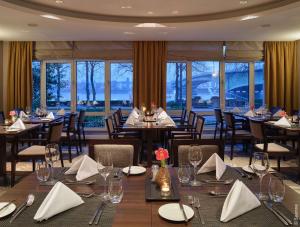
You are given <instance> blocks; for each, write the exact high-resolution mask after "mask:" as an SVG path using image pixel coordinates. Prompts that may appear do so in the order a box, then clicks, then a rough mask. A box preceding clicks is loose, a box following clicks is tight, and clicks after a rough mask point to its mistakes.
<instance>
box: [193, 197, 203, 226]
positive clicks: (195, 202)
mask: <svg viewBox="0 0 300 227" xmlns="http://www.w3.org/2000/svg"><path fill="white" fill-rule="evenodd" d="M194 207H195V208H196V209H197V211H198V215H199V218H200V220H201V224H202V225H205V221H204V218H203V216H202V214H201V213H200V207H201V205H200V200H199V198H198V197H197V196H195V197H194Z"/></svg>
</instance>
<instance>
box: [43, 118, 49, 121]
mask: <svg viewBox="0 0 300 227" xmlns="http://www.w3.org/2000/svg"><path fill="white" fill-rule="evenodd" d="M41 121H51V119H49V118H41Z"/></svg>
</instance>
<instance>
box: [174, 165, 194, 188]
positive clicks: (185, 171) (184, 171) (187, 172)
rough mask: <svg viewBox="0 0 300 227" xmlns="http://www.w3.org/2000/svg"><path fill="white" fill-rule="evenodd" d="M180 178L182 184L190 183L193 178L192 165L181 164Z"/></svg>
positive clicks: (178, 172)
mask: <svg viewBox="0 0 300 227" xmlns="http://www.w3.org/2000/svg"><path fill="white" fill-rule="evenodd" d="M177 175H178V180H179V182H180V183H181V184H188V183H189V182H190V179H191V168H190V165H182V164H181V165H179V167H178V171H177Z"/></svg>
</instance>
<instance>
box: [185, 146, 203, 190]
mask: <svg viewBox="0 0 300 227" xmlns="http://www.w3.org/2000/svg"><path fill="white" fill-rule="evenodd" d="M188 158H189V162H190V163H191V164H192V166H193V167H194V180H193V181H191V186H200V185H201V183H200V182H199V181H197V180H196V168H197V166H198V165H199V164H200V163H201V161H202V158H203V154H202V151H201V148H200V147H199V146H190V148H189V154H188Z"/></svg>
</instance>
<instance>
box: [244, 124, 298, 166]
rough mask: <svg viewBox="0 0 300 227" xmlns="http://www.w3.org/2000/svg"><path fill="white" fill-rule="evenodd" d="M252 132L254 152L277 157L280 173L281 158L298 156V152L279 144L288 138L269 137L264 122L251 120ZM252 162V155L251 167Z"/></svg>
mask: <svg viewBox="0 0 300 227" xmlns="http://www.w3.org/2000/svg"><path fill="white" fill-rule="evenodd" d="M250 130H251V135H252V136H253V140H252V142H253V152H254V151H260V152H266V153H268V154H269V156H271V157H276V158H277V167H278V171H280V160H281V158H283V157H287V156H293V155H295V154H296V151H295V150H294V149H293V148H292V147H290V146H288V145H286V144H283V143H281V142H278V141H283V140H285V139H286V136H268V135H267V134H266V128H265V124H264V122H263V121H258V120H250ZM251 162H252V155H250V160H249V164H250V165H251Z"/></svg>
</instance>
